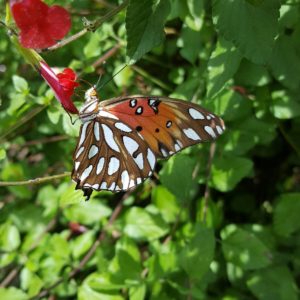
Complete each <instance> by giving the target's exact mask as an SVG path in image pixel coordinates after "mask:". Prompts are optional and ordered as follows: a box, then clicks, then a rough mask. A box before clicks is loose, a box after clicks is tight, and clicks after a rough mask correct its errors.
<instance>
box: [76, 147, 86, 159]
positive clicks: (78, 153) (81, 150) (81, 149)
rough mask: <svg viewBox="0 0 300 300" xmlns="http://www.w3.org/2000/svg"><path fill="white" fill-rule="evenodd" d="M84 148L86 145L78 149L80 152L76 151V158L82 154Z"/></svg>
mask: <svg viewBox="0 0 300 300" xmlns="http://www.w3.org/2000/svg"><path fill="white" fill-rule="evenodd" d="M83 150H84V147H81V148H80V149H79V150H78V152H77V153H76V156H75V158H78V157H79V156H80V154H81V153H82V152H83Z"/></svg>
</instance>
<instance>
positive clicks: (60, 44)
mask: <svg viewBox="0 0 300 300" xmlns="http://www.w3.org/2000/svg"><path fill="white" fill-rule="evenodd" d="M128 3H129V0H125V1H124V2H123V3H122V4H121V5H119V6H117V7H116V8H114V9H112V10H111V11H109V12H108V13H107V14H106V15H105V16H103V17H102V18H100V19H98V20H96V21H95V22H94V23H93V24H92V26H87V27H86V28H84V29H82V30H81V31H79V32H77V33H75V34H74V35H72V36H70V37H68V38H66V39H64V40H62V41H60V42H58V43H57V44H55V45H54V46H52V47H49V48H47V49H44V50H42V51H53V50H56V49H58V48H61V47H63V46H65V45H67V44H69V43H71V42H73V41H75V40H77V39H78V38H80V37H82V36H83V35H85V34H86V33H87V32H89V31H95V30H96V29H97V28H99V27H100V26H101V25H102V24H103V23H104V22H106V21H107V20H109V19H110V18H112V17H113V16H115V15H116V14H118V13H119V12H120V11H121V10H123V9H124V8H125V7H126V6H127V5H128Z"/></svg>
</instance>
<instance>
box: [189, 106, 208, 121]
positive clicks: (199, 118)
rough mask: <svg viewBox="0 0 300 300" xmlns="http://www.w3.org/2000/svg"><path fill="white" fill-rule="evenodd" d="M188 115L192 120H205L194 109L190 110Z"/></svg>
mask: <svg viewBox="0 0 300 300" xmlns="http://www.w3.org/2000/svg"><path fill="white" fill-rule="evenodd" d="M189 114H190V116H191V117H192V118H193V119H194V120H204V118H205V117H204V115H203V114H202V113H201V112H200V111H198V110H196V109H195V108H190V109H189Z"/></svg>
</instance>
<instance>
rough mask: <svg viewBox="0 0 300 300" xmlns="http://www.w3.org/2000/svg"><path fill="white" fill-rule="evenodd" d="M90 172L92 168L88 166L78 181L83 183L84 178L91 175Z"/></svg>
mask: <svg viewBox="0 0 300 300" xmlns="http://www.w3.org/2000/svg"><path fill="white" fill-rule="evenodd" d="M92 170H93V166H92V165H89V166H88V167H87V168H86V169H85V170H84V171H83V173H82V174H81V176H80V180H81V181H84V180H85V179H86V178H88V176H89V175H90V174H91V172H92Z"/></svg>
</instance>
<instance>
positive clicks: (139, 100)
mask: <svg viewBox="0 0 300 300" xmlns="http://www.w3.org/2000/svg"><path fill="white" fill-rule="evenodd" d="M79 117H80V119H81V121H82V125H81V129H80V135H79V139H78V143H77V146H76V149H75V152H74V155H73V159H74V167H73V171H72V179H73V181H75V183H76V189H82V190H83V192H84V196H85V197H86V199H87V200H88V199H89V198H90V195H91V193H92V192H93V190H96V191H100V190H108V191H111V192H120V191H127V190H130V189H132V188H134V187H136V186H137V185H138V184H140V183H142V182H143V181H144V180H145V179H147V178H148V177H150V176H151V175H152V173H153V171H154V168H155V165H156V162H157V159H158V158H167V157H170V156H171V155H173V154H175V153H176V152H178V151H180V150H182V149H184V148H186V147H188V146H191V145H194V144H197V143H201V142H204V141H210V140H214V139H216V138H217V137H218V136H219V135H221V134H222V133H223V131H224V130H225V125H224V122H223V120H222V119H221V118H219V117H218V116H216V115H214V114H212V113H210V112H208V111H207V110H205V109H204V108H202V107H200V106H199V105H196V104H193V103H190V102H187V101H183V100H178V99H171V98H166V97H159V96H153V97H152V96H127V97H126V96H125V97H119V98H113V99H109V100H104V101H101V102H100V101H99V97H98V95H97V91H96V89H95V87H92V88H90V89H88V90H87V91H86V93H85V103H84V104H83V106H82V107H81V109H80V111H79Z"/></svg>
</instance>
